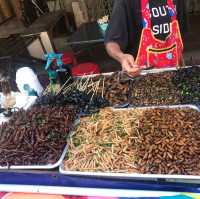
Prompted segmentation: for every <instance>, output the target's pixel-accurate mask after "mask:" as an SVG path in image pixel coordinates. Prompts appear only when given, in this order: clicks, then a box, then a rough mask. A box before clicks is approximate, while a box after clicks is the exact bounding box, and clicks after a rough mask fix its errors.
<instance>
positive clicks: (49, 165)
mask: <svg viewBox="0 0 200 199" xmlns="http://www.w3.org/2000/svg"><path fill="white" fill-rule="evenodd" d="M67 149H68V146H67V145H66V146H65V148H64V150H63V152H62V155H61V157H60V159H59V160H58V161H57V162H56V163H55V164H47V165H27V166H23V165H22V166H9V167H0V170H43V169H54V168H57V167H59V165H60V164H61V163H62V161H63V160H64V158H65V155H66V153H67Z"/></svg>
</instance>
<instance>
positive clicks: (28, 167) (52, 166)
mask: <svg viewBox="0 0 200 199" xmlns="http://www.w3.org/2000/svg"><path fill="white" fill-rule="evenodd" d="M79 123H80V116H79V115H78V116H77V119H76V120H75V121H74V123H73V125H72V129H71V131H70V133H69V135H68V138H70V137H71V136H73V135H74V133H75V132H74V127H76V126H77V125H78V124H79ZM67 150H68V145H67V144H66V146H65V147H64V149H63V152H62V154H61V156H60V159H59V160H58V161H57V162H56V163H54V164H47V165H21V166H9V167H7V166H6V167H1V166H0V170H50V169H55V168H57V167H59V166H60V164H61V163H62V162H63V160H64V158H65V156H66V153H67Z"/></svg>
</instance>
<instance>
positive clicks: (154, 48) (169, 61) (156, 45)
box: [136, 0, 183, 68]
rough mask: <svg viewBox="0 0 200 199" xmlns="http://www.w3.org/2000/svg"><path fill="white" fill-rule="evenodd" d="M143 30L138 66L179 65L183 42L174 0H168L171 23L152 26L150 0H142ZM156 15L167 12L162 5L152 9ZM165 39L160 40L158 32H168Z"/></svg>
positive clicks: (161, 66)
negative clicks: (157, 35)
mask: <svg viewBox="0 0 200 199" xmlns="http://www.w3.org/2000/svg"><path fill="white" fill-rule="evenodd" d="M141 6H142V16H143V26H144V28H143V30H142V34H141V39H140V45H139V49H138V55H137V58H136V64H137V65H138V66H142V67H144V66H147V67H154V68H165V67H175V66H178V64H179V62H180V60H181V59H182V52H183V43H182V38H181V34H180V29H179V24H178V21H177V19H176V10H175V6H174V4H173V2H172V0H167V6H166V8H167V11H168V12H169V13H170V17H171V23H170V24H169V27H168V25H167V24H160V25H156V26H154V27H153V28H152V27H151V11H150V8H149V0H141ZM152 13H153V14H154V15H155V16H154V17H156V16H157V17H159V16H161V15H163V14H165V13H164V12H163V10H162V8H161V7H159V8H155V9H154V10H152ZM167 31H170V33H169V35H168V36H167V37H166V39H165V40H159V39H157V38H156V37H155V35H156V34H158V33H159V34H160V33H163V32H164V33H167Z"/></svg>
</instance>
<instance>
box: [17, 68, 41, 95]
mask: <svg viewBox="0 0 200 199" xmlns="http://www.w3.org/2000/svg"><path fill="white" fill-rule="evenodd" d="M16 83H17V87H18V89H19V91H20V92H21V93H23V94H25V95H27V96H30V95H32V94H33V93H34V92H36V93H37V95H38V96H40V95H41V94H42V92H43V87H42V85H41V84H40V82H39V80H38V78H37V75H36V74H35V73H34V71H33V70H32V69H31V68H29V67H23V68H20V69H18V70H17V73H16ZM27 88H28V89H27ZM31 93H32V94H31Z"/></svg>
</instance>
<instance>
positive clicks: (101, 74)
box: [74, 71, 130, 116]
mask: <svg viewBox="0 0 200 199" xmlns="http://www.w3.org/2000/svg"><path fill="white" fill-rule="evenodd" d="M115 73H119V74H123V72H122V71H115V72H108V73H100V74H92V75H85V76H82V77H81V76H77V77H75V78H74V79H86V78H94V77H103V76H107V77H108V76H111V75H113V74H115ZM126 80H127V81H128V79H126ZM129 93H130V91H129V92H128V94H129ZM129 98H130V96H129ZM129 105H130V103H129V100H127V102H125V103H121V104H117V105H114V106H113V107H114V108H126V107H128V106H129ZM81 116H87V114H84V113H82V114H81Z"/></svg>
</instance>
